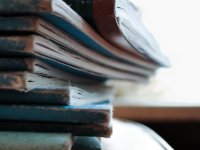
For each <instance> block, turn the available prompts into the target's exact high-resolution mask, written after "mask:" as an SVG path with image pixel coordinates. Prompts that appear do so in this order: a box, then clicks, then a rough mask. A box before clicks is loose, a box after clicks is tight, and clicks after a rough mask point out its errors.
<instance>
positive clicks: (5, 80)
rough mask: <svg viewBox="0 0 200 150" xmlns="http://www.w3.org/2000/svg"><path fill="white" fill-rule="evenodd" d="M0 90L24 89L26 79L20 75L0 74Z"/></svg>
mask: <svg viewBox="0 0 200 150" xmlns="http://www.w3.org/2000/svg"><path fill="white" fill-rule="evenodd" d="M0 89H26V79H25V76H23V74H20V73H15V74H12V73H0Z"/></svg>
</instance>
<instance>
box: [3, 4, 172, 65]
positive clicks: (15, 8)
mask: <svg viewBox="0 0 200 150" xmlns="http://www.w3.org/2000/svg"><path fill="white" fill-rule="evenodd" d="M74 2H75V1H74ZM79 2H80V5H81V6H82V4H81V1H79ZM103 2H104V1H103ZM104 3H105V4H103V5H104V6H105V5H107V4H106V3H107V1H105V2H104ZM83 4H84V2H83ZM95 10H96V11H95V12H97V13H98V12H102V10H104V9H102V10H101V11H99V9H95ZM131 10H132V9H131ZM0 14H1V16H8V15H11V16H16V15H27V14H30V15H37V16H39V17H41V18H43V19H44V20H46V21H48V22H50V23H51V24H52V25H54V26H56V27H58V28H59V29H61V30H62V31H64V32H66V33H68V34H69V35H70V36H72V37H73V38H75V39H77V40H78V41H80V42H82V43H84V44H85V45H86V46H87V47H89V48H91V49H93V50H95V51H97V52H99V53H101V54H103V55H105V56H107V57H110V58H112V59H116V60H119V61H123V62H127V63H129V64H134V65H139V66H142V67H145V68H157V67H159V66H168V64H169V63H168V60H167V59H166V58H165V57H164V56H163V55H161V53H160V52H157V51H155V50H152V48H151V45H156V44H155V42H152V41H154V40H152V38H151V36H149V35H150V34H141V33H143V32H144V31H145V32H144V33H146V30H143V26H140V24H139V25H138V26H139V28H138V29H136V28H134V26H133V25H132V24H133V23H131V24H129V23H128V24H125V26H127V27H128V28H126V27H125V26H124V25H122V27H120V28H123V30H126V31H128V30H130V29H131V32H129V31H128V36H130V37H131V38H129V37H128V38H126V39H134V40H133V41H134V42H135V43H136V45H135V46H134V47H137V45H138V47H140V49H139V51H141V50H144V51H143V52H142V53H139V51H138V50H135V49H134V51H128V52H127V51H126V50H125V49H122V48H120V46H116V44H115V45H114V44H112V43H110V42H108V41H106V40H105V39H104V38H102V37H101V36H100V35H99V34H97V33H96V32H95V31H94V30H93V29H92V28H91V27H90V26H89V25H88V24H87V23H86V22H85V21H84V20H83V19H82V18H81V17H80V16H79V15H78V14H77V13H75V12H74V11H73V10H72V9H70V7H69V6H68V5H67V4H65V3H64V2H63V1H62V0H26V1H24V0H1V1H0ZM119 16H121V15H119ZM117 18H119V17H116V16H115V21H117V20H118V22H116V23H117V24H119V19H117ZM120 18H121V17H120ZM125 18H126V17H125ZM124 20H125V22H126V20H127V19H124ZM128 20H129V19H128ZM136 20H138V19H137V17H136ZM121 24H124V23H121ZM102 26H104V24H102ZM129 26H130V28H129ZM140 28H142V30H141V31H140V30H139V29H140ZM132 29H135V30H132ZM110 32H111V30H110ZM120 32H121V31H120ZM134 32H136V35H135V34H132V33H134ZM116 33H117V32H116ZM126 33H127V32H126ZM146 35H148V36H147V37H148V38H147V37H146ZM124 37H125V36H124ZM135 39H136V40H135ZM122 41H123V40H121V39H120V40H119V41H118V42H119V43H120V42H122ZM124 41H126V40H124ZM146 43H147V44H146ZM153 47H154V48H155V49H156V48H157V47H158V46H153ZM147 49H148V50H149V52H151V53H152V54H156V55H155V56H157V57H156V58H157V59H155V58H154V57H149V56H150V55H149V53H146V51H147ZM147 54H148V55H147ZM147 56H148V57H147Z"/></svg>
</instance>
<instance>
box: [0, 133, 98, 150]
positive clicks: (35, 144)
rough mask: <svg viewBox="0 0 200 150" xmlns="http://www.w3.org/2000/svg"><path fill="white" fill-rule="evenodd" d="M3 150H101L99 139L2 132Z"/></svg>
mask: <svg viewBox="0 0 200 150" xmlns="http://www.w3.org/2000/svg"><path fill="white" fill-rule="evenodd" d="M0 149H1V150H101V143H100V140H99V139H98V138H97V137H87V136H85V137H75V138H73V137H72V135H71V134H67V133H37V132H6V131H3V132H0Z"/></svg>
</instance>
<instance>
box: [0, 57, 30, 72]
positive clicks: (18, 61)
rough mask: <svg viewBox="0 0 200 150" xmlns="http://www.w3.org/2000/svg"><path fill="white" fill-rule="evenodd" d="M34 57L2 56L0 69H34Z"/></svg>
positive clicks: (4, 70)
mask: <svg viewBox="0 0 200 150" xmlns="http://www.w3.org/2000/svg"><path fill="white" fill-rule="evenodd" d="M33 64H34V59H31V58H30V59H25V58H0V71H3V72H6V71H33V68H34V65H33Z"/></svg>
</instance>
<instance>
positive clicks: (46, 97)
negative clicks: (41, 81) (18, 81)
mask: <svg viewBox="0 0 200 150" xmlns="http://www.w3.org/2000/svg"><path fill="white" fill-rule="evenodd" d="M69 101H70V100H69V91H68V89H67V88H63V89H35V90H30V91H28V92H26V91H17V90H2V89H1V90H0V103H1V104H31V105H34V104H37V105H44V104H46V105H66V104H69V103H70V102H69Z"/></svg>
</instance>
